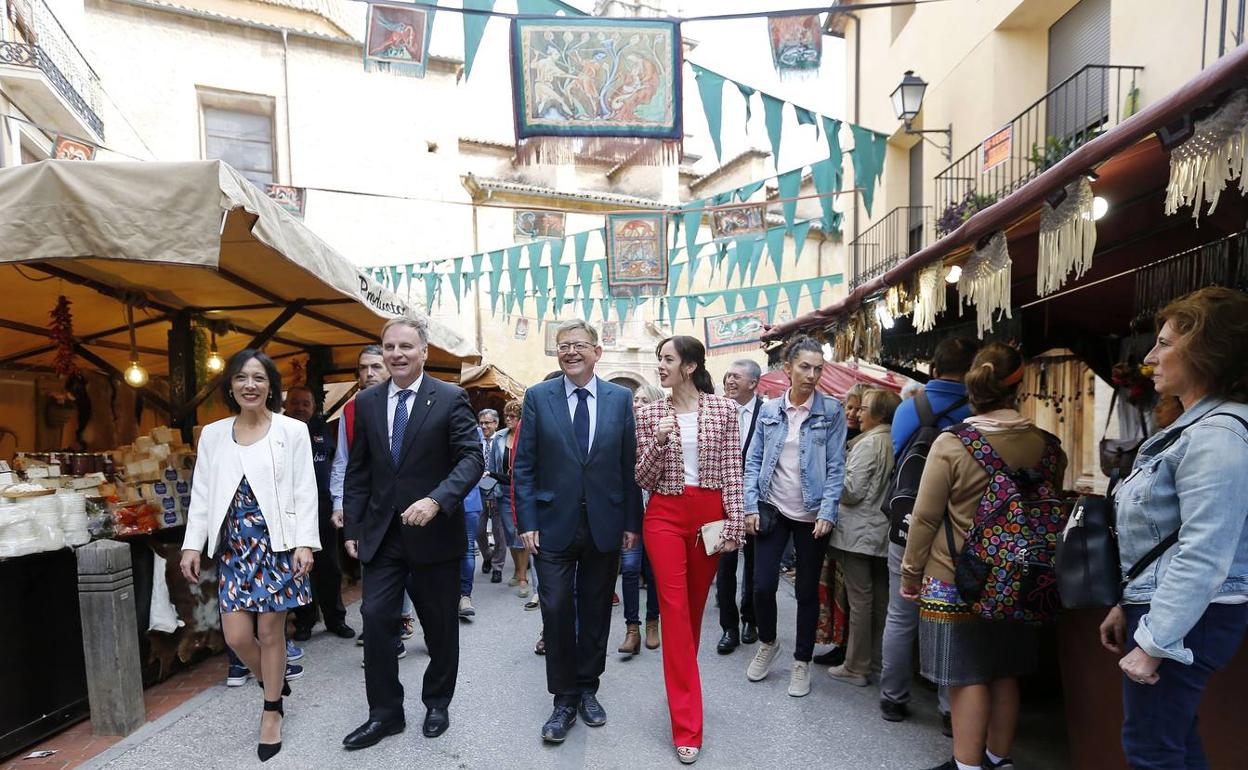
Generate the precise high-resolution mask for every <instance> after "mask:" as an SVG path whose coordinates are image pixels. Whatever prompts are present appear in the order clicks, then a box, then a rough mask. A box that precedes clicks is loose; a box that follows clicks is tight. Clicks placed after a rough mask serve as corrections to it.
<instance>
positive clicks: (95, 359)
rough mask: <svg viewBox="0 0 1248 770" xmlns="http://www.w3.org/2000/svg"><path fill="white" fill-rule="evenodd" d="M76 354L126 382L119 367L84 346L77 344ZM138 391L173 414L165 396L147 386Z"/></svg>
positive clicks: (167, 412) (75, 345) (166, 411)
mask: <svg viewBox="0 0 1248 770" xmlns="http://www.w3.org/2000/svg"><path fill="white" fill-rule="evenodd" d="M74 352H75V353H77V354H78V355H80V356H82V357H83V358H85V359H86V360H87V361H90V362H91V363H92V364H95V365H96V366H97V367H99V368H100V369H102V370H103V371H105V372H108V373H109V374H112V375H115V376H116V377H117V378H118V379H120V380H121V381H122V382H125V381H126V375H125V374H124V373H123V372H122V371H121V370H119V369H118V368H117V367H115V366H113V365H112V364H110V363H109V362H108V361H106V360H104V359H103V358H100V357H99V356H97V355H96V354H95V353H92V352H91V351H90V350H87V349H86V348H84V347H83V346H82V345H79V344H77V343H75V344H74ZM126 387H130V386H129V385H127V386H126ZM138 390H141V391H143V395H144V396H145V397H147V398H148V399H149V400H150V401H151V402H152V403H154V404H156V406H158V407H160V408H161V409H163V410H165V413H166V414H169V415H172V414H173V408H172V407H171V406H169V402H168V401H166V400H165V398H164V396H162V395H160V394H159V393H157V392H156V391H154V390H152V389H151V388H150V387H149V386H147V385H144V386H143V387H141V388H138Z"/></svg>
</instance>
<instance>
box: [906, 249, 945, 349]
mask: <svg viewBox="0 0 1248 770" xmlns="http://www.w3.org/2000/svg"><path fill="white" fill-rule="evenodd" d="M945 294H946V292H945V263H944V262H937V263H935V264H933V265H931V266H929V267H926V268H924V269H923V270H922V271H921V272H920V273H919V297H918V299H917V300H915V303H914V318H913V321H914V329H915V331H917V332H920V333H921V332H927V331H931V330H932V329H934V328H936V316H937V315H939V314H940V313H943V312H945V304H946V301H945Z"/></svg>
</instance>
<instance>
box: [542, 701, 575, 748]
mask: <svg viewBox="0 0 1248 770" xmlns="http://www.w3.org/2000/svg"><path fill="white" fill-rule="evenodd" d="M574 724H576V709H574V708H572V707H571V706H555V710H554V711H552V712H551V714H550V719H547V720H546V724H544V725H542V740H544V741H546V742H547V743H563V741H564V739H565V738H567V737H568V730H571V729H572V725H574Z"/></svg>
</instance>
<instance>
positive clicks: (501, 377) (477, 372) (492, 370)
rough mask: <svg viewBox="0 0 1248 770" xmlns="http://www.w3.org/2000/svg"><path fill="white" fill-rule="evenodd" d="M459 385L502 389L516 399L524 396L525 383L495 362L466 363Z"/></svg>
mask: <svg viewBox="0 0 1248 770" xmlns="http://www.w3.org/2000/svg"><path fill="white" fill-rule="evenodd" d="M459 385H460V387H461V388H463V389H464V390H473V389H478V390H501V391H502V392H504V393H506V394H507V395H509V396H511V397H512V398H514V399H523V398H524V385H522V384H520V383H519V382H518V381H517V380H515V379H514V378H513V377H511V376H510V375H508V374H507V373H506V372H504V371H503V370H502V369H499V368H498V367H497V366H495V365H494V364H485V365H484V366H472V365H471V364H464V368H463V371H461V372H460V375H459Z"/></svg>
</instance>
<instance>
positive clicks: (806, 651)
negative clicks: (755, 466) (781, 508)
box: [754, 515, 832, 663]
mask: <svg viewBox="0 0 1248 770" xmlns="http://www.w3.org/2000/svg"><path fill="white" fill-rule="evenodd" d="M814 530H815V525H814V522H801V521H793V520H792V519H790V518H789V517H787V516H783V515H777V516H776V525H775V526H774V527H772V528H771V531H770V532H768V533H767V534H765V535H758V539H757V541H756V543H755V548H757V549H758V550H757V553H756V554H755V558H754V613H755V615H756V616H757V618H758V638H759V641H762V642H767V643H768V644H771V643H773V642H775V641H776V589H777V588H779V586H780V558H781V557H782V556H783V555H784V547H785V544H786V543H787V542H788V540H789V537H790V536H792V537H793V549H794V551H795V552H796V555H797V559H796V561H797V576H796V577H795V578H794V581H793V589H794V594H796V596H797V637H796V639H795V641H794V643H793V659H794V660H801V661H806V662H808V663H809V662H810V659H811V658H812V657H813V656H814V652H815V627H816V626H817V625H818V624H819V573H820V571H821V570H822V569H823V557H824V554H826V553H827V551H828V539H829V538H831V536H832V535H831V533H829V534H827V535H824V536H823V537H821V538H819V539H818V540H816V539H815V533H814Z"/></svg>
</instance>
